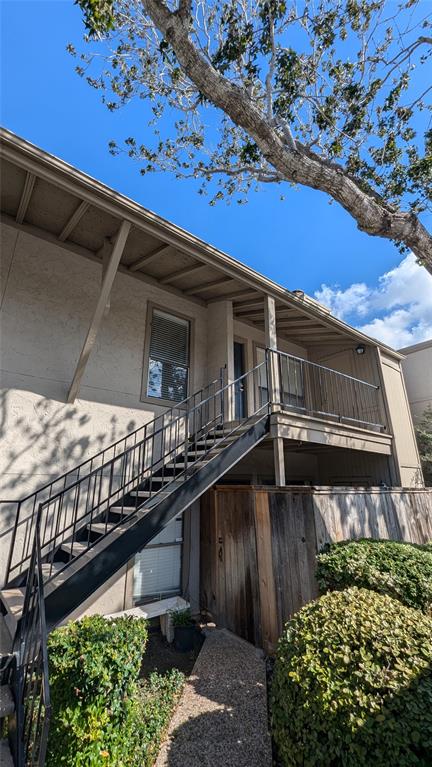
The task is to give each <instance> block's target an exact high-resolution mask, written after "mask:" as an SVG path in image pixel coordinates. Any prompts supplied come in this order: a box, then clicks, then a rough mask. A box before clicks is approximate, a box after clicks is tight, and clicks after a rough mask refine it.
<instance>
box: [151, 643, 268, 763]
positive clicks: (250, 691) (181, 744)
mask: <svg viewBox="0 0 432 767" xmlns="http://www.w3.org/2000/svg"><path fill="white" fill-rule="evenodd" d="M198 765H199V767H271V745H270V738H269V735H268V731H267V700H266V676H265V665H264V660H263V659H262V657H261V654H260V653H259V651H257V650H256V648H255V647H253V646H252V645H250V644H249V643H248V642H244V641H243V640H242V639H239V638H238V637H236V636H234V634H231V633H230V632H229V631H225V630H224V629H222V630H218V629H213V630H210V631H208V633H207V638H206V641H205V643H204V645H203V648H202V650H201V652H200V654H199V656H198V658H197V661H196V663H195V666H194V669H193V671H192V675H191V676H190V678H189V680H188V682H187V683H186V686H185V689H184V691H183V694H182V697H181V698H180V702H179V705H178V707H177V709H176V712H175V714H174V717H173V719H172V721H171V725H170V728H169V731H168V736H167V739H166V741H165V743H164V744H163V746H162V749H161V752H160V754H159V756H158V759H157V761H156V765H155V767H196V766H198Z"/></svg>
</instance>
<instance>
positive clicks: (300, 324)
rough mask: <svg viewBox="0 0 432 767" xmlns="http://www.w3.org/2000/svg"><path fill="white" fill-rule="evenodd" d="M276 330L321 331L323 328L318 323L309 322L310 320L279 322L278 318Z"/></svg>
mask: <svg viewBox="0 0 432 767" xmlns="http://www.w3.org/2000/svg"><path fill="white" fill-rule="evenodd" d="M278 328H300V329H301V328H315V330H316V329H318V330H323V328H324V326H323V325H320V324H319V323H318V322H311V321H310V320H307V319H305V320H279V318H278Z"/></svg>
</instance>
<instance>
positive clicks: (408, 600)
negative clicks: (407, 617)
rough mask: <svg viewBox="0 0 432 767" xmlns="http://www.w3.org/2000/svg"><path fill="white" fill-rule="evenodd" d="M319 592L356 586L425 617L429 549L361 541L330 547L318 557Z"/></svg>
mask: <svg viewBox="0 0 432 767" xmlns="http://www.w3.org/2000/svg"><path fill="white" fill-rule="evenodd" d="M317 560H318V568H317V579H318V584H319V587H320V590H321V593H322V592H325V591H328V590H338V589H344V588H345V587H347V586H358V587H360V588H362V587H364V588H367V589H372V590H373V591H378V592H379V593H380V594H388V596H391V597H394V598H395V599H398V600H399V601H400V602H403V604H405V605H407V606H408V607H414V608H417V609H418V610H422V611H423V612H425V613H427V612H430V611H431V608H432V546H430V545H426V546H416V545H415V544H411V543H397V542H395V541H375V540H369V539H363V540H360V541H346V542H343V543H333V544H330V546H329V547H328V549H327V550H326V551H324V552H323V553H321V554H319V555H318V558H317Z"/></svg>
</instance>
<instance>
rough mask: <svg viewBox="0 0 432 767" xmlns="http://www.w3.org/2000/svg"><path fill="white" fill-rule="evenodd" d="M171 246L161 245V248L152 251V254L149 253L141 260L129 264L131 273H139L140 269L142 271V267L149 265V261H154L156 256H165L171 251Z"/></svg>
mask: <svg viewBox="0 0 432 767" xmlns="http://www.w3.org/2000/svg"><path fill="white" fill-rule="evenodd" d="M171 247H172V246H171V245H167V244H166V243H164V244H163V245H159V247H157V248H155V249H154V250H152V252H151V253H147V255H146V256H142V257H141V258H138V260H137V261H134V262H133V264H129V271H130V272H137V271H138V269H141V267H142V266H144V265H145V264H148V262H149V261H152V259H153V258H156V256H163V254H164V253H166V252H167V250H171Z"/></svg>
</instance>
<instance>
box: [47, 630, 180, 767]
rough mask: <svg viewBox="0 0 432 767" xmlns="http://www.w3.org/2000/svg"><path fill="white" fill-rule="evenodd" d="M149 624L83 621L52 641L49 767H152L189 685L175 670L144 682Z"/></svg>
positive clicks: (54, 637) (50, 646) (57, 635)
mask: <svg viewBox="0 0 432 767" xmlns="http://www.w3.org/2000/svg"><path fill="white" fill-rule="evenodd" d="M146 643H147V628H146V624H145V621H143V620H137V619H134V618H130V617H123V618H118V619H116V620H111V621H108V620H106V619H104V618H102V617H101V616H99V615H96V616H91V617H88V618H83V619H82V620H80V621H77V622H74V623H70V624H68V626H66V627H64V628H60V629H57V630H56V631H54V632H52V634H51V635H50V637H49V646H48V652H49V665H50V688H51V703H52V720H51V727H50V733H49V739H48V754H47V762H46V764H47V767H61V765H68V767H84V766H85V767H100V766H101V765H105V766H106V767H137V765H139V767H151V765H152V764H153V763H154V759H155V756H156V754H157V751H158V748H159V744H160V740H161V738H162V736H163V734H164V732H165V729H166V727H167V725H168V722H169V720H170V718H171V714H172V710H173V706H174V704H175V702H176V700H177V697H178V694H179V691H180V690H181V687H182V685H183V675H182V674H180V672H178V671H177V670H173V671H172V672H169V673H168V674H167V675H166V676H164V677H160V676H159V675H158V674H152V675H151V676H150V678H149V679H148V680H141V681H140V680H139V673H140V668H141V663H142V657H143V654H144V651H145V647H146Z"/></svg>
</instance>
